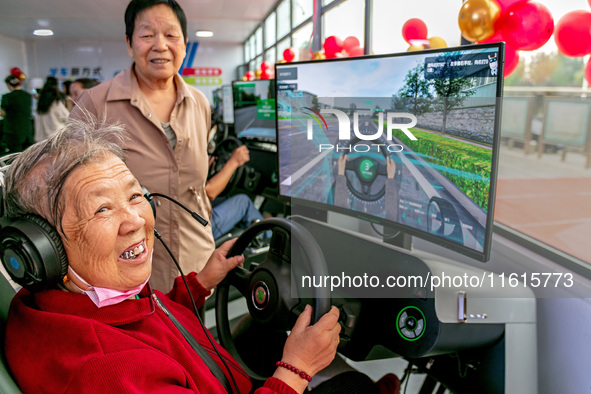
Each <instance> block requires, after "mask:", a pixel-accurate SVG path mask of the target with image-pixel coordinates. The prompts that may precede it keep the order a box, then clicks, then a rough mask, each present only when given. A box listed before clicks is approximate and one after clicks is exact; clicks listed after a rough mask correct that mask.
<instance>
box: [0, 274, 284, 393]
mask: <svg viewBox="0 0 591 394" xmlns="http://www.w3.org/2000/svg"><path fill="white" fill-rule="evenodd" d="M187 280H188V282H189V286H190V287H191V290H192V292H193V294H194V295H195V296H197V300H196V301H197V306H198V307H200V306H201V305H203V302H204V297H205V296H207V295H208V294H209V293H208V291H207V290H205V289H204V288H203V287H202V286H201V285H200V284H199V282H198V281H197V280H196V277H195V273H192V274H190V275H189V276H188V277H187ZM155 293H156V294H157V295H158V297H159V298H160V300H161V301H162V302H163V303H164V304H165V305H166V307H167V308H168V309H169V310H170V311H171V312H172V314H173V315H174V316H175V317H176V318H177V319H178V320H179V321H180V322H181V323H182V324H183V325H184V326H185V327H186V328H187V329H188V330H189V331H190V332H191V334H192V335H193V336H194V337H195V339H197V341H198V342H199V343H200V344H201V345H202V346H203V347H204V348H205V349H207V351H208V352H209V353H210V354H211V355H212V357H213V358H214V359H215V361H216V362H217V363H218V364H220V366H221V368H222V370H224V373H226V375H228V373H227V371H226V370H225V368H224V366H223V365H222V363H221V362H220V360H219V358H218V357H217V355H216V354H215V352H214V351H213V350H212V347H211V345H210V343H209V341H208V340H207V338H206V337H205V334H204V331H203V329H201V326H200V325H199V322H198V321H197V318H196V317H195V316H194V314H193V312H191V310H189V309H188V307H190V300H189V297H188V294H187V291H186V289H185V288H184V285H183V284H182V280H181V279H180V278H177V279H176V281H175V285H174V287H173V289H172V291H171V292H170V293H168V294H167V295H164V294H162V293H161V292H159V291H155ZM149 295H150V293H149V289H148V286H146V288H144V290H143V291H142V293H141V296H140V297H141V298H140V299H131V300H126V301H124V302H121V303H119V304H117V305H112V306H108V307H104V308H100V309H99V308H97V307H96V306H95V305H94V304H93V303H92V301H91V300H90V298H88V297H87V296H86V295H84V294H76V293H68V292H64V291H61V290H46V291H42V292H39V293H30V292H28V291H26V290H24V289H23V290H21V291H19V292H18V294H17V295H16V296H15V298H14V300H13V301H12V304H11V306H10V312H9V315H8V321H7V327H6V357H7V359H8V363H9V365H10V368H11V370H12V372H13V374H14V376H15V378H16V381H17V382H18V385H19V387H20V388H21V390H22V391H23V392H24V393H27V392H31V393H40V392H43V393H167V394H168V393H189V392H195V393H215V394H218V393H223V392H224V388H223V386H222V384H221V383H220V382H219V381H218V380H217V379H216V378H215V377H214V376H213V375H212V374H211V372H210V371H209V369H208V368H207V366H206V365H205V363H204V362H203V361H202V360H201V359H200V358H199V356H198V355H197V353H196V352H195V351H194V350H193V348H191V347H190V345H189V344H188V343H187V341H186V340H185V338H184V337H183V335H182V334H181V333H180V332H179V330H178V329H177V328H176V327H175V326H174V324H173V323H172V321H171V320H170V319H169V318H168V316H166V315H165V314H164V312H163V311H162V310H161V309H160V308H159V307H157V306H156V305H155V303H154V300H153V299H152V297H150V296H149ZM217 348H218V350H219V352H220V353H221V354H222V357H224V359H225V360H226V363H227V364H228V365H229V366H230V368H231V369H232V374H233V375H234V379H235V380H236V382H237V384H238V387H239V388H240V392H241V393H243V394H246V393H248V392H249V391H250V388H251V383H250V379H249V377H248V375H247V374H246V373H245V372H244V371H243V370H242V368H240V366H239V365H238V364H237V363H236V361H234V359H233V358H232V357H231V356H230V354H229V353H228V352H226V350H224V349H223V348H222V347H221V346H219V345H218V346H217ZM228 380H229V381H230V382H231V379H230V378H229V377H228ZM256 393H257V394H270V393H290V394H293V393H295V391H294V390H293V389H292V388H291V387H290V386H288V385H287V384H285V383H284V382H282V381H281V380H278V379H275V378H269V379H268V380H267V382H266V383H265V386H264V387H262V388H260V389H258V390H257V391H256Z"/></svg>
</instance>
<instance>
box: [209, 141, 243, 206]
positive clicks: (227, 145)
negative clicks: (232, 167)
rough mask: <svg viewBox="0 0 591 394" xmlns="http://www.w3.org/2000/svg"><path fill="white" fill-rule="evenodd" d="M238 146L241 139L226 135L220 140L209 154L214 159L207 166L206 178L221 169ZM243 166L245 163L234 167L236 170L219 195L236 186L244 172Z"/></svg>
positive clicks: (240, 144)
mask: <svg viewBox="0 0 591 394" xmlns="http://www.w3.org/2000/svg"><path fill="white" fill-rule="evenodd" d="M239 146H242V141H240V140H239V139H238V138H236V137H227V138H225V139H224V140H223V141H222V142H220V143H219V144H217V145H216V147H215V149H214V151H213V153H212V154H211V156H212V157H213V158H214V161H213V164H212V165H210V167H209V173H208V175H207V179H209V178H211V177H212V176H214V175H215V174H217V173H218V172H219V171H221V169H222V168H224V166H225V165H226V163H227V162H228V160H230V158H231V157H232V153H233V152H234V150H235V149H236V148H238V147H239ZM245 166H246V164H244V165H241V166H240V167H238V168H237V169H236V171H234V173H233V174H232V177H231V178H230V180H229V181H228V184H227V185H226V187H225V188H224V190H223V191H222V192H221V193H220V194H219V196H223V195H226V194H227V193H229V192H230V191H231V190H232V189H234V188H235V187H236V186H238V182H239V181H240V179H241V178H242V174H243V173H244V167H245Z"/></svg>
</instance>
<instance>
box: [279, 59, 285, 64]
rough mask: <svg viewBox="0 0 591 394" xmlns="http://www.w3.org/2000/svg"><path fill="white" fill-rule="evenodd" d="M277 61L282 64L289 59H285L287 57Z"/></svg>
mask: <svg viewBox="0 0 591 394" xmlns="http://www.w3.org/2000/svg"><path fill="white" fill-rule="evenodd" d="M277 63H280V64H283V63H287V60H285V59H281V60H277Z"/></svg>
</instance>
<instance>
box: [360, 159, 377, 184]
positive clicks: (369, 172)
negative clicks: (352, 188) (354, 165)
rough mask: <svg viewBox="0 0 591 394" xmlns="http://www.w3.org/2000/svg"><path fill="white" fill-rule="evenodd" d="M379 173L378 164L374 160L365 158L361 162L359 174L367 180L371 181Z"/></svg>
mask: <svg viewBox="0 0 591 394" xmlns="http://www.w3.org/2000/svg"><path fill="white" fill-rule="evenodd" d="M377 175H378V171H377V165H376V163H375V162H374V161H373V160H370V159H363V160H361V163H359V176H360V177H361V179H362V180H364V181H366V182H371V181H373V180H374V179H375V177H376V176H377Z"/></svg>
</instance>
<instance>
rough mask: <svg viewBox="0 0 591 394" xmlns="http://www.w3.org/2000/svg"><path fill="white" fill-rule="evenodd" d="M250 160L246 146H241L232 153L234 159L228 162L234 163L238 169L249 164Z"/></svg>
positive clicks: (231, 158)
mask: <svg viewBox="0 0 591 394" xmlns="http://www.w3.org/2000/svg"><path fill="white" fill-rule="evenodd" d="M249 160H250V152H249V151H248V148H247V147H246V145H241V146H239V147H238V148H236V149H234V152H232V157H230V160H228V162H232V163H234V164H235V165H236V168H238V167H240V166H241V165H243V164H244V163H247V162H248V161H249Z"/></svg>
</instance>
